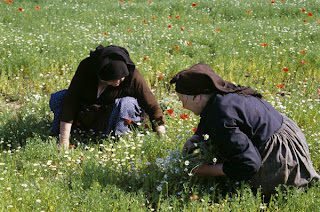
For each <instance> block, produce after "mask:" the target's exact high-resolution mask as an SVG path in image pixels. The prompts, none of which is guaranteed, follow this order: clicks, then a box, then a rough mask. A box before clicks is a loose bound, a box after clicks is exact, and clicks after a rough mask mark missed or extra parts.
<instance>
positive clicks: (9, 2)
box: [4, 1, 13, 4]
mask: <svg viewBox="0 0 320 212" xmlns="http://www.w3.org/2000/svg"><path fill="white" fill-rule="evenodd" d="M4 2H5V3H8V4H12V2H13V1H4Z"/></svg>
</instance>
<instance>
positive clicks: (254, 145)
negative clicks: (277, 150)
mask: <svg viewBox="0 0 320 212" xmlns="http://www.w3.org/2000/svg"><path fill="white" fill-rule="evenodd" d="M200 116H201V120H200V123H199V125H198V130H197V132H196V134H197V135H199V136H201V137H203V136H204V135H208V136H209V140H208V141H207V142H208V146H211V147H212V148H211V149H213V152H212V156H213V157H217V159H218V161H217V162H218V163H219V162H220V163H221V162H222V163H223V172H224V173H225V174H226V175H227V176H229V177H230V178H233V179H237V180H243V179H248V178H250V177H251V176H253V175H254V174H255V173H256V172H257V171H258V170H259V168H260V165H261V156H260V153H259V149H264V148H263V145H264V144H265V142H266V140H267V139H268V138H269V137H270V136H271V135H273V134H274V133H275V132H276V131H277V130H278V129H279V128H280V127H281V124H282V116H281V114H280V113H279V112H278V111H277V110H276V109H274V108H273V107H272V106H271V105H270V104H269V103H267V102H266V101H264V100H262V99H258V98H256V97H252V96H244V95H241V94H232V93H231V94H226V95H220V94H217V95H216V96H213V97H212V98H211V99H210V100H209V102H208V104H207V105H206V107H205V108H204V110H203V111H202V113H201V114H200Z"/></svg>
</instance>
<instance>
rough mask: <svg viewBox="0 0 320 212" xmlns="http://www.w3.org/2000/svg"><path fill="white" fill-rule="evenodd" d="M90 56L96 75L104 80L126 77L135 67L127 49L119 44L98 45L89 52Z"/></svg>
mask: <svg viewBox="0 0 320 212" xmlns="http://www.w3.org/2000/svg"><path fill="white" fill-rule="evenodd" d="M90 57H91V58H92V59H93V63H94V66H95V70H96V73H97V77H98V78H99V79H102V80H104V81H112V80H117V79H120V78H122V77H126V76H128V74H131V73H132V72H133V71H134V69H135V64H134V63H133V62H132V60H131V58H130V56H129V53H128V51H127V50H126V49H125V48H123V47H121V46H106V47H103V46H102V45H99V46H98V47H97V48H96V50H95V51H91V52H90ZM123 63H124V64H125V65H126V67H125V65H124V64H123ZM128 72H129V73H128Z"/></svg>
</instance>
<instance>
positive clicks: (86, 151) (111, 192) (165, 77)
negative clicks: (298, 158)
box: [0, 0, 320, 211]
mask: <svg viewBox="0 0 320 212" xmlns="http://www.w3.org/2000/svg"><path fill="white" fill-rule="evenodd" d="M319 5H320V1H319V0H274V1H269V0H199V1H193V0H171V1H165V0H151V1H148V0H136V1H135V0H131V1H128V0H120V1H119V0H55V1H50V0H33V1H32V0H13V1H4V0H1V1H0V14H1V15H0V143H1V145H0V150H1V151H0V198H1V201H0V209H1V211H128V210H130V211H154V210H159V211H230V210H231V211H320V184H319V183H317V184H316V185H315V186H314V187H311V188H308V189H306V190H305V191H302V192H298V191H297V190H296V189H290V190H288V192H285V193H284V192H279V193H278V194H276V195H275V196H273V197H272V199H271V200H270V202H268V203H265V202H264V201H263V197H261V195H260V193H259V192H258V193H257V194H254V193H253V192H252V191H251V189H250V187H249V185H248V184H247V183H246V182H235V181H231V180H228V179H225V178H199V177H195V176H191V175H190V174H189V173H190V170H191V169H192V165H191V164H190V165H189V164H188V158H182V157H181V155H180V149H181V147H182V145H183V143H184V142H185V140H186V139H187V138H188V137H190V136H191V135H192V134H193V131H192V129H194V127H196V126H197V123H198V120H199V117H196V116H194V115H193V114H192V113H190V112H188V111H187V110H184V109H183V108H182V107H181V104H180V103H179V102H178V99H177V97H176V96H175V94H174V92H173V88H172V87H170V86H169V83H168V82H169V81H170V79H171V78H172V77H173V76H174V74H176V73H177V72H179V71H181V70H183V69H185V68H189V67H190V66H192V65H194V64H195V63H198V62H205V63H208V64H209V65H210V66H211V67H212V69H214V70H215V71H216V72H217V73H218V74H219V75H220V76H222V77H223V78H225V79H226V80H229V81H231V82H234V83H236V84H241V85H249V86H251V87H253V88H254V89H256V90H258V91H259V92H261V93H262V94H263V95H264V98H265V99H266V100H267V101H269V102H270V103H271V104H272V105H273V106H274V107H275V108H277V109H278V110H279V111H280V112H283V113H285V114H286V115H287V116H288V117H290V118H292V119H293V120H294V121H295V122H296V123H297V124H298V125H299V126H300V127H301V128H302V129H303V131H304V133H305V135H306V137H307V140H308V145H309V150H310V156H311V158H312V161H313V164H314V167H315V168H316V170H317V171H318V173H320V132H319V129H320V48H319V47H320V10H319ZM100 44H102V45H104V46H106V45H120V46H123V47H125V48H127V49H128V51H129V53H130V56H131V58H132V60H133V61H134V62H135V63H136V65H137V68H138V69H139V71H140V72H141V73H142V74H143V75H144V77H145V78H146V80H147V82H148V84H149V85H150V87H152V90H153V91H154V94H155V95H156V97H157V99H158V100H159V102H160V105H161V107H162V108H163V110H164V111H165V120H166V130H167V134H166V136H164V137H162V138H159V137H158V136H157V135H156V134H154V133H153V132H149V131H148V130H146V129H145V126H140V128H139V129H138V130H136V131H135V132H133V133H130V134H128V135H125V136H123V137H122V138H121V139H120V140H118V141H117V142H115V141H114V139H113V138H109V139H96V138H95V137H94V136H91V135H89V136H81V135H75V136H74V137H73V138H72V140H71V144H72V145H73V148H71V149H70V150H69V151H67V152H65V153H63V154H58V152H57V140H56V138H53V137H50V136H48V133H47V131H48V130H49V128H50V124H51V121H52V118H53V114H52V113H51V111H50V108H49V105H48V101H49V98H50V94H51V93H53V92H55V91H58V90H61V89H65V88H67V87H68V85H69V83H70V80H71V79H72V76H73V74H74V72H75V70H76V68H77V66H78V64H79V62H80V61H81V60H83V59H84V58H86V57H87V56H88V55H89V53H90V50H94V49H95V47H96V46H98V45H100ZM169 109H171V110H172V111H173V114H170V113H168V112H167V111H168V110H169ZM171 110H170V111H171ZM183 113H186V114H187V115H188V117H190V119H182V118H181V116H180V114H183ZM182 117H185V116H182ZM179 148H180V149H179Z"/></svg>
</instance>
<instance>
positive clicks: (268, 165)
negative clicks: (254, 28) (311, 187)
mask: <svg viewBox="0 0 320 212" xmlns="http://www.w3.org/2000/svg"><path fill="white" fill-rule="evenodd" d="M170 83H171V84H175V85H176V87H175V89H176V92H177V93H178V97H179V99H180V100H181V101H182V103H183V105H184V107H185V108H186V109H189V110H191V111H192V112H194V113H195V114H196V115H200V117H201V119H200V123H199V125H198V128H197V131H196V133H195V134H194V135H193V136H192V137H191V138H190V139H188V140H187V141H186V142H185V144H184V149H183V151H184V153H192V152H193V151H194V150H195V149H196V148H197V147H198V146H199V145H198V143H201V144H204V145H201V146H204V147H205V148H204V150H202V151H205V152H206V153H208V154H209V155H212V156H211V157H212V158H214V161H212V163H211V164H202V165H200V166H199V167H198V168H197V169H194V172H195V174H196V175H199V176H223V175H227V176H228V177H230V178H232V179H235V180H250V183H251V185H252V186H253V188H254V189H257V188H259V187H261V188H262V192H263V194H264V195H265V196H266V197H267V198H268V197H270V195H271V194H273V193H275V188H276V187H277V186H278V185H293V186H298V187H303V186H306V185H307V184H308V183H309V182H310V181H311V180H313V179H319V178H320V176H319V175H318V174H317V173H316V171H315V169H314V168H313V166H312V163H311V159H310V156H309V150H308V145H307V142H306V138H305V136H304V135H303V133H302V131H301V129H300V128H299V127H298V126H297V125H296V124H295V123H294V122H293V121H292V120H291V119H289V118H287V117H286V116H285V115H284V114H281V113H279V112H278V111H277V110H276V109H275V108H273V107H272V106H271V105H270V104H269V103H267V102H266V101H265V100H263V99H262V95H261V94H260V93H258V92H256V91H254V90H253V89H252V88H250V87H243V86H240V85H238V86H236V85H235V84H233V83H230V82H228V81H225V80H223V79H222V78H221V77H220V76H218V75H217V74H216V73H215V72H214V71H213V70H212V69H211V68H210V66H208V65H207V64H204V63H199V64H196V65H194V66H193V67H191V68H190V69H188V70H184V71H181V72H179V73H178V74H177V75H176V76H175V77H174V78H173V79H172V80H171V81H170ZM202 151H200V152H202ZM282 188H284V187H282Z"/></svg>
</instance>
